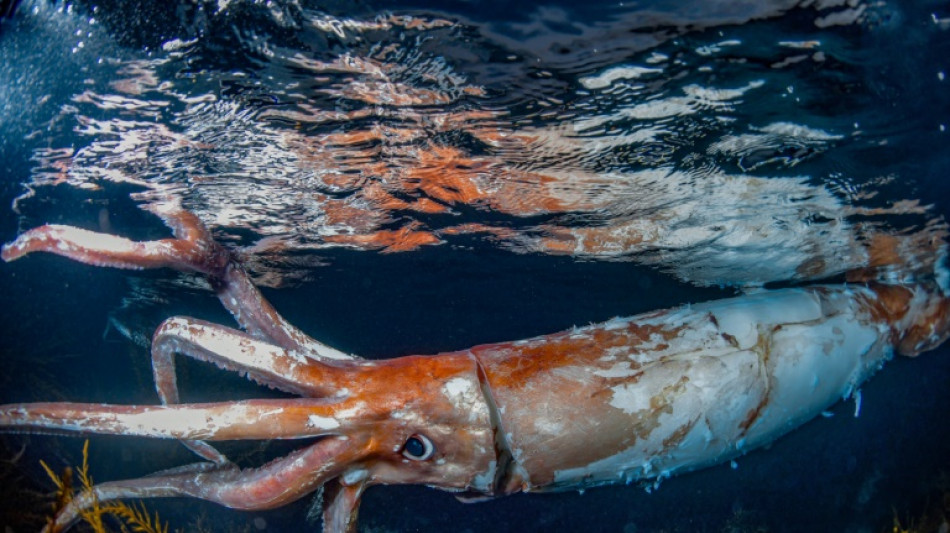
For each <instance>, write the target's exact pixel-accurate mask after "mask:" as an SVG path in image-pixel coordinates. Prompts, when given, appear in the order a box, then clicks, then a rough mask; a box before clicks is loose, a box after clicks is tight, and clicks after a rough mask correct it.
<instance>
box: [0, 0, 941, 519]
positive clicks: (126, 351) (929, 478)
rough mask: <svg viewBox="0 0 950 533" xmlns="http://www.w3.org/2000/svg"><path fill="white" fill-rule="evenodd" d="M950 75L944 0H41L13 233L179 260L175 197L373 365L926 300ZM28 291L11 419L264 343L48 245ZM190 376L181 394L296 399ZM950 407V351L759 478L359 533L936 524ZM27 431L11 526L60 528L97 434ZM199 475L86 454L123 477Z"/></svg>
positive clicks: (208, 507)
mask: <svg viewBox="0 0 950 533" xmlns="http://www.w3.org/2000/svg"><path fill="white" fill-rule="evenodd" d="M948 58H950V6H948V5H947V4H946V3H942V2H926V1H919V2H911V1H901V2H898V1H872V2H864V1H859V0H825V1H823V0H816V1H812V0H806V1H804V2H792V1H773V2H709V1H679V2H677V1H668V2H663V1H646V2H626V1H625V2H617V1H614V2H602V1H599V0H593V1H587V2H573V1H561V2H557V1H545V2H518V3H508V2H501V1H481V2H475V1H472V2H468V1H456V2H423V1H419V2H382V1H380V2H369V1H366V2H362V1H357V2H305V1H272V2H264V1H261V2H256V1H240V0H232V1H227V0H220V1H218V2H200V1H199V2H195V1H180V2H160V3H159V2H154V3H153V2H120V1H115V2H86V1H82V2H72V3H65V2H50V1H46V0H35V1H30V0H25V1H24V2H22V4H21V5H20V6H19V8H18V10H17V13H16V14H15V16H13V17H12V18H10V19H9V20H4V21H3V22H2V23H0V177H2V180H0V239H2V241H3V242H8V241H10V240H12V239H13V238H14V237H15V236H16V235H17V234H18V232H20V231H22V230H25V229H28V228H30V227H35V226H37V225H40V224H43V223H46V222H50V223H68V224H73V225H77V226H81V227H86V228H90V229H95V230H98V231H108V232H114V233H118V234H122V235H126V236H129V237H132V238H138V239H146V238H162V237H165V236H167V235H168V231H167V229H166V228H164V227H163V225H162V224H161V222H160V221H159V220H158V219H157V218H155V217H153V216H152V215H150V214H149V213H148V212H147V211H146V210H144V209H142V208H143V207H147V206H148V205H150V204H152V203H153V202H157V201H160V200H161V199H162V198H167V197H173V198H176V199H179V200H180V201H181V202H182V204H183V205H184V206H185V207H187V208H188V209H190V210H192V211H194V212H195V213H197V214H198V215H199V216H200V217H201V218H202V219H203V220H204V222H205V223H206V224H208V225H209V227H211V228H212V230H213V231H214V232H215V236H216V238H218V239H219V240H220V241H221V242H223V243H225V244H226V245H227V246H229V247H230V248H232V249H233V250H235V251H236V252H237V253H238V254H239V255H240V257H241V258H242V259H243V260H244V261H245V263H246V264H247V265H248V267H249V270H250V271H251V273H252V275H253V276H254V277H255V281H256V282H257V283H259V284H260V285H261V286H262V287H264V289H263V290H264V293H265V296H266V297H267V298H269V299H270V301H271V302H272V303H273V304H274V306H275V307H276V308H277V309H278V310H279V311H280V312H281V313H282V314H283V315H284V316H285V317H287V318H288V320H289V321H290V322H291V323H293V324H295V325H296V326H298V327H300V328H301V329H303V330H304V331H306V332H308V333H309V334H311V335H313V336H314V337H315V338H317V339H320V340H321V341H323V342H326V343H327V344H329V345H331V346H334V347H336V348H339V349H341V350H344V351H347V352H351V353H356V354H360V355H363V356H366V357H370V358H387V357H397V356H401V355H407V354H429V353H437V352H440V351H448V350H455V349H462V348H466V347H470V346H473V345H476V344H482V343H488V342H497V341H504V340H513V339H521V338H527V337H530V336H534V335H540V334H546V333H552V332H556V331H559V330H562V329H565V328H568V327H571V326H573V325H582V324H588V323H593V322H601V321H605V320H608V319H610V318H611V317H615V316H629V315H633V314H637V313H641V312H646V311H650V310H654V309H660V308H665V307H671V306H676V305H682V304H685V303H691V302H699V301H705V300H710V299H716V298H723V297H728V296H733V295H736V294H739V293H740V292H742V291H744V290H756V289H758V288H759V287H762V286H765V287H777V286H785V285H794V284H799V283H810V282H815V281H831V282H842V281H843V280H844V277H845V275H846V273H847V272H852V271H855V270H861V269H866V268H873V269H876V270H875V273H876V275H878V276H879V277H882V278H885V279H889V280H899V279H913V278H916V277H926V276H928V275H931V273H932V272H933V269H934V260H935V258H936V256H935V255H934V254H933V249H932V248H928V247H927V246H926V245H925V243H930V242H933V241H934V240H939V239H943V238H944V236H945V235H946V229H945V220H946V218H947V215H948V213H950V182H948V176H950V150H948V148H950V143H948V137H947V136H948V135H950V133H948V132H947V131H946V129H947V127H948V126H950V91H948V87H950V85H948V84H950V80H947V79H946V78H947V74H948V73H950V59H948ZM633 229H636V232H637V233H636V235H649V236H650V237H651V238H649V239H647V238H642V239H641V238H639V237H638V238H632V237H630V235H631V234H632V233H633ZM880 242H888V243H896V244H894V248H895V249H898V250H901V252H902V255H901V257H900V258H899V260H895V259H892V260H888V261H883V260H879V259H880V258H876V257H872V256H873V253H871V252H869V250H871V249H873V245H874V243H880ZM0 302H2V303H0V403H10V402H26V401H53V400H70V401H83V402H110V403H157V402H158V399H157V397H156V394H155V392H154V387H153V384H152V378H151V371H150V368H149V358H148V353H147V349H146V345H147V344H146V343H147V339H148V337H149V335H150V333H151V331H152V330H153V329H154V328H155V327H156V326H157V325H158V324H159V323H160V322H161V321H162V320H163V319H165V318H167V317H169V316H173V315H179V314H182V315H189V316H194V317H199V318H203V319H207V320H211V321H214V322H218V323H222V324H227V325H231V324H233V321H232V319H231V318H230V317H229V316H228V315H227V313H226V312H225V311H224V310H223V309H222V308H221V306H220V304H219V303H218V302H217V300H216V299H215V298H214V296H213V294H212V293H211V292H210V291H209V290H208V289H207V287H206V285H204V284H203V283H201V282H200V280H196V279H194V278H190V277H187V276H182V275H178V274H175V273H172V272H167V271H146V272H128V271H118V270H111V269H99V268H94V267H90V266H85V265H79V264H76V263H73V262H69V261H67V260H65V259H61V258H57V257H50V256H43V255H36V256H31V257H29V258H26V259H23V260H20V261H17V262H15V263H10V264H3V265H0ZM181 365H182V370H181V371H180V377H181V389H182V395H183V399H184V400H185V401H198V400H201V401H213V400H225V399H233V398H241V397H253V396H261V395H274V394H276V393H274V392H273V391H269V390H262V389H259V388H258V387H255V386H254V385H251V384H248V383H246V382H244V381H243V380H241V379H240V378H238V377H236V376H234V375H231V374H229V373H226V372H223V371H219V370H217V369H214V368H208V367H206V366H205V365H201V364H198V363H192V362H189V361H182V362H181ZM948 384H950V346H947V345H944V346H942V347H940V348H939V349H937V350H935V351H933V352H929V353H925V354H923V355H921V356H920V357H919V358H916V359H903V358H897V359H895V360H894V361H891V362H890V363H888V364H887V365H886V366H885V368H884V369H883V370H882V371H881V372H879V373H878V375H876V376H875V377H874V378H873V379H872V380H871V381H869V382H868V383H867V384H865V385H864V386H863V387H862V389H861V395H860V408H859V409H858V408H857V407H858V406H857V405H856V402H855V401H854V400H853V399H851V400H847V401H844V402H841V403H838V404H836V405H835V406H833V407H831V408H829V410H828V411H827V412H826V413H825V415H826V416H822V417H819V418H817V419H815V420H813V421H811V422H809V423H807V424H805V425H804V426H802V427H801V428H799V429H797V430H795V431H793V432H792V433H790V434H789V435H787V436H785V437H782V438H781V439H779V440H777V441H776V442H774V443H773V444H772V445H770V446H769V447H767V448H766V449H761V450H756V451H753V452H751V453H749V454H747V455H745V456H743V457H740V458H738V459H737V460H736V461H735V462H734V463H733V464H724V465H719V466H715V467H712V468H707V469H704V470H701V471H698V472H694V473H689V474H683V475H678V476H674V477H673V478H671V479H667V480H664V481H663V483H662V484H660V485H659V486H658V487H654V486H653V484H652V483H650V484H643V485H641V484H633V485H630V486H614V487H603V488H597V489H590V490H587V491H585V492H584V493H583V494H578V493H576V492H569V493H558V494H547V495H523V494H519V495H514V496H510V497H506V498H500V499H497V500H493V501H489V502H485V503H478V504H461V503H458V502H457V501H456V500H455V498H454V497H453V496H452V495H451V494H447V493H443V492H438V491H434V490H430V489H426V488H423V487H376V488H374V489H372V490H370V491H368V493H367V494H366V496H365V497H364V499H363V504H362V506H361V510H360V530H361V531H488V530H491V531H575V530H585V531H617V532H621V531H622V532H624V533H630V532H644V531H855V532H858V531H871V532H877V531H885V530H887V531H890V530H891V527H892V522H893V519H894V516H895V514H896V515H897V516H898V517H899V518H900V520H901V523H902V524H903V525H904V526H907V525H908V524H910V523H913V522H914V521H916V523H917V525H919V526H921V530H927V527H933V528H935V527H936V526H934V525H933V524H934V522H932V521H930V518H926V519H925V518H923V517H925V516H927V517H931V518H932V517H933V516H934V515H935V513H937V511H935V509H936V510H940V509H942V510H943V512H944V513H950V509H948V508H947V506H948V505H950V504H948V502H947V498H948V497H950V496H948V494H950V423H948V420H950V386H948ZM856 414H857V415H858V416H855V415H856ZM0 443H2V455H0V462H2V464H3V466H2V467H0V485H2V488H0V508H2V513H0V525H3V526H5V527H6V528H7V529H6V531H30V530H35V529H36V524H42V523H43V514H44V513H45V512H46V510H47V507H46V503H45V502H43V501H41V500H40V499H38V497H36V494H34V492H35V493H39V492H48V491H51V490H52V485H51V484H50V483H49V481H48V480H47V478H46V474H45V473H44V472H43V470H42V468H41V467H40V465H39V460H41V459H42V460H44V461H45V462H46V463H47V464H49V465H50V466H51V467H52V468H53V469H54V470H57V471H59V470H61V469H62V467H64V466H66V465H78V464H79V463H80V462H81V460H82V453H81V451H82V445H83V439H82V438H76V437H54V436H27V435H15V434H8V435H2V436H0ZM292 448H293V445H292V444H290V445H288V444H286V443H263V444H246V443H245V444H230V445H228V446H225V447H224V451H225V452H226V453H228V455H229V456H233V457H237V458H238V461H239V462H242V464H247V465H252V464H260V463H261V462H262V461H265V460H267V459H268V458H270V457H273V456H275V455H278V454H280V453H284V452H286V451H287V450H288V449H292ZM192 461H193V458H192V457H191V456H190V452H188V451H187V450H185V449H184V448H183V447H182V446H180V445H179V444H177V443H175V442H156V441H149V440H145V439H134V438H121V437H91V438H90V456H89V464H90V469H91V473H92V475H93V478H94V479H95V480H97V481H106V480H111V479H121V478H128V477H136V476H142V475H146V474H148V473H151V472H154V471H157V470H160V469H164V468H169V467H172V466H176V465H179V464H185V463H188V462H192ZM146 506H147V507H148V509H150V510H153V511H158V512H159V514H160V515H161V517H162V520H163V521H165V522H168V523H169V524H170V526H171V529H173V530H176V529H181V530H183V531H299V530H301V529H302V528H309V529H313V530H316V529H318V528H319V519H316V521H315V520H314V519H313V518H308V510H309V508H310V506H311V501H310V499H309V498H305V499H303V500H301V501H300V502H297V503H295V504H292V505H290V506H287V507H284V508H280V509H277V510H274V511H267V512H237V511H229V510H227V509H223V508H221V507H219V506H216V505H213V504H208V503H204V502H199V501H194V500H187V499H173V500H150V501H147V502H146ZM934 530H935V529H934Z"/></svg>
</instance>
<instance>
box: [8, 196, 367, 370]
mask: <svg viewBox="0 0 950 533" xmlns="http://www.w3.org/2000/svg"><path fill="white" fill-rule="evenodd" d="M153 211H154V212H156V214H158V215H159V216H161V218H162V220H164V221H165V223H166V224H167V225H168V226H169V227H170V228H172V230H173V232H174V234H175V235H176V237H177V238H175V239H162V240H157V241H144V242H136V241H131V240H129V239H126V238H123V237H117V236H114V235H109V234H104V233H98V232H94V231H89V230H84V229H80V228H76V227H72V226H61V225H46V226H41V227H39V228H35V229H32V230H29V231H27V232H25V233H23V234H22V235H20V236H19V237H18V238H17V239H16V240H15V241H13V242H12V243H9V244H6V245H4V246H3V249H2V252H0V257H2V258H3V260H4V261H8V262H9V261H13V260H16V259H19V258H20V257H23V256H24V255H27V254H29V253H32V252H48V253H52V254H56V255H61V256H64V257H68V258H70V259H73V260H75V261H79V262H82V263H86V264H90V265H95V266H109V267H115V268H125V269H145V268H166V267H167V268H172V269H175V270H179V271H182V272H196V273H200V274H204V275H206V276H208V278H209V281H210V282H211V284H212V286H213V287H214V289H215V292H216V293H217V295H218V298H219V299H220V300H221V303H222V304H224V306H225V308H227V309H228V311H230V312H231V314H232V315H233V316H234V318H235V320H237V322H238V324H240V325H241V327H242V328H244V329H245V330H247V332H248V333H250V334H251V335H253V336H255V337H257V338H259V339H262V340H265V341H269V342H273V343H275V344H277V345H279V346H281V347H283V348H286V349H288V350H293V351H296V352H299V353H300V354H302V355H304V356H307V357H310V358H312V359H315V360H318V361H319V360H354V359H357V358H356V357H354V356H352V355H348V354H345V353H343V352H341V351H339V350H336V349H334V348H331V347H329V346H326V345H325V344H323V343H321V342H318V341H317V340H315V339H313V338H311V337H310V336H308V335H307V334H305V333H304V332H302V331H300V330H299V329H297V328H295V327H294V326H293V325H291V324H290V323H289V322H287V320H286V319H285V318H284V317H282V316H281V315H280V314H279V313H277V311H276V310H275V309H274V308H273V307H272V306H271V305H270V304H269V303H268V302H267V301H266V300H265V299H264V297H263V296H262V295H261V293H260V291H259V290H258V289H257V288H256V287H255V286H254V284H253V283H251V280H250V278H249V277H248V275H247V273H246V272H245V271H244V269H243V268H242V267H241V266H240V265H238V264H237V263H235V262H233V261H231V258H230V254H229V253H228V251H227V250H226V249H225V248H224V247H222V246H221V245H219V244H217V243H216V242H214V240H213V239H212V238H211V236H210V234H209V232H208V231H207V229H206V228H205V227H204V225H203V224H202V223H201V221H200V220H199V219H198V218H197V217H196V216H195V215H193V214H191V213H189V212H187V211H184V210H182V209H180V208H165V209H161V210H153Z"/></svg>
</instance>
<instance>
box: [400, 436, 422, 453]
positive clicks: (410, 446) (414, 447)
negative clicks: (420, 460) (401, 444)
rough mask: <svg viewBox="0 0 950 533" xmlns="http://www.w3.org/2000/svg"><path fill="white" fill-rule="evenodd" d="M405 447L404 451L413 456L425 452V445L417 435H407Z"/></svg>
mask: <svg viewBox="0 0 950 533" xmlns="http://www.w3.org/2000/svg"><path fill="white" fill-rule="evenodd" d="M405 449H406V453H408V454H409V455H411V456H413V457H422V456H423V455H425V453H426V445H425V444H424V443H423V442H422V440H421V439H420V438H419V437H409V440H407V441H406V446H405Z"/></svg>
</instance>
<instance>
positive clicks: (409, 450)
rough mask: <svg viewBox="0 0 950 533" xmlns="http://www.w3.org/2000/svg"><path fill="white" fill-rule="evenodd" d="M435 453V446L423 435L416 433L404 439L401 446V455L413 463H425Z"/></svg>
mask: <svg viewBox="0 0 950 533" xmlns="http://www.w3.org/2000/svg"><path fill="white" fill-rule="evenodd" d="M433 453H435V446H433V445H432V441H431V440H429V439H428V437H426V436H425V435H420V434H418V433H416V434H414V435H413V436H411V437H409V438H408V439H406V443H405V444H403V446H402V454H403V455H404V456H406V457H408V458H409V459H412V460H413V461H425V460H426V459H428V458H430V457H432V454H433Z"/></svg>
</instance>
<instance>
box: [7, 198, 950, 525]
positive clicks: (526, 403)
mask: <svg viewBox="0 0 950 533" xmlns="http://www.w3.org/2000/svg"><path fill="white" fill-rule="evenodd" d="M153 209H154V210H155V211H156V213H157V214H159V215H160V216H162V217H163V218H164V220H165V221H166V223H168V225H169V226H170V227H171V228H172V229H173V231H174V233H175V236H176V238H175V239H166V240H161V241H150V242H132V241H129V240H126V239H123V238H120V237H114V236H110V235H105V234H100V233H94V232H90V231H86V230H81V229H77V228H73V227H69V226H44V227H41V228H37V229H34V230H31V231H28V232H26V233H24V234H23V235H21V236H20V237H19V238H18V239H17V240H16V241H14V242H13V243H10V244H8V245H6V246H4V248H3V259H4V260H6V261H11V260H14V259H17V258H19V257H21V256H23V255H25V254H28V253H31V252H34V251H45V252H51V253H55V254H58V255H63V256H66V257H69V258H72V259H75V260H78V261H81V262H85V263H89V264H94V265H101V266H114V267H120V268H154V267H171V268H175V269H178V270H184V271H191V272H198V273H202V274H204V275H206V276H208V277H209V278H210V280H211V281H212V286H213V287H214V288H215V290H216V291H217V293H218V296H219V298H220V300H221V301H222V303H223V304H224V305H225V307H227V308H228V310H229V311H231V313H232V314H233V315H234V317H235V319H236V320H237V322H238V323H239V324H240V326H241V327H242V328H243V329H244V330H245V331H244V332H242V331H238V330H234V329H230V328H227V327H223V326H219V325H215V324H211V323H207V322H203V321H200V320H195V319H190V318H184V317H177V318H171V319H169V320H167V321H165V322H164V323H163V324H162V325H161V326H160V327H159V328H158V330H157V331H156V332H155V335H154V337H153V342H152V358H153V368H154V372H155V379H156V386H157V389H158V393H159V396H160V398H161V400H162V403H163V404H164V405H160V406H159V405H148V406H118V405H94V404H76V403H36V404H19V405H5V406H0V427H3V428H6V429H14V430H16V429H20V430H38V431H43V430H67V431H76V432H93V433H106V434H120V435H138V436H149V437H162V438H175V439H181V440H182V441H183V442H184V443H185V444H186V445H187V446H188V447H189V448H191V449H192V450H194V451H195V452H196V453H197V454H199V455H200V456H202V457H203V458H204V459H206V461H205V462H201V463H195V464H192V465H188V466H184V467H181V468H177V469H173V470H169V471H165V472H161V473H158V474H156V475H153V476H149V477H145V478H140V479H132V480H125V481H112V482H106V483H102V484H101V485H98V486H97V487H95V489H94V494H91V493H85V494H81V495H79V496H77V498H76V499H74V500H73V501H72V502H71V503H70V504H69V505H68V506H67V508H66V509H65V510H64V511H63V512H62V513H61V514H60V515H59V516H58V517H57V519H56V522H55V524H54V526H53V527H52V529H58V528H61V527H66V526H68V525H69V524H70V523H72V522H73V521H74V520H75V519H76V518H77V514H78V512H79V510H80V509H82V508H83V507H86V506H90V505H92V504H93V503H94V502H95V501H96V500H98V501H100V502H102V501H106V500H112V499H118V498H131V497H164V496H193V497H196V498H202V499H205V500H210V501H214V502H217V503H220V504H223V505H226V506H229V507H234V508H239V509H266V508H273V507H276V506H280V505H282V504H285V503H288V502H290V501H293V500H295V499H298V498H300V497H302V496H304V495H306V494H308V493H310V492H312V491H314V490H317V489H318V488H320V487H324V489H325V496H326V497H325V499H324V509H323V512H324V531H328V532H341V531H351V530H354V529H355V525H356V515H357V511H358V506H359V501H360V496H361V494H362V492H363V491H364V490H365V489H366V488H367V487H369V486H371V485H378V484H400V483H414V484H425V485H429V486H432V487H436V488H441V489H444V490H449V491H454V492H459V493H460V495H459V496H460V498H478V497H488V496H497V495H504V494H510V493H513V492H518V491H545V490H549V491H550V490H566V489H578V488H584V487H588V486H594V485H603V484H610V483H622V482H629V481H631V480H636V479H651V478H658V477H665V476H668V475H670V474H673V473H677V472H682V471H686V470H691V469H695V468H699V467H702V466H706V465H710V464H715V463H718V462H721V461H724V460H728V459H729V458H731V457H735V456H736V455H739V454H741V453H743V452H745V451H746V450H748V449H751V448H754V447H756V446H761V445H763V444H765V443H768V442H770V441H772V440H773V439H775V438H777V437H779V436H780V435H782V434H784V433H787V432H788V431H790V430H791V429H793V428H795V427H796V426H798V425H800V424H801V423H803V422H805V421H806V420H808V419H810V418H812V417H814V416H816V415H817V414H818V413H819V412H821V411H822V410H823V409H825V408H827V407H828V406H829V405H831V404H832V403H834V402H836V401H838V400H839V399H841V398H842V397H847V396H848V395H849V394H851V393H852V392H853V391H854V390H856V387H858V386H859V385H860V384H861V383H862V382H863V381H864V380H865V379H867V378H868V377H869V376H870V375H871V374H872V373H873V372H874V371H875V370H877V369H878V368H879V367H880V366H881V364H882V363H883V362H884V361H885V360H886V359H887V358H889V357H890V356H891V354H892V353H893V352H894V351H896V352H898V353H901V354H904V355H910V356H913V355H917V354H918V353H920V352H922V351H924V350H928V349H932V348H934V347H936V346H937V345H939V344H940V343H941V342H943V341H944V340H945V339H946V338H947V336H948V334H950V299H948V298H947V297H946V291H947V275H946V272H945V271H944V270H942V269H940V270H939V271H938V272H936V276H935V279H930V280H924V281H920V282H916V283H910V284H906V285H885V284H879V283H869V284H867V285H852V286H843V285H820V286H814V287H808V288H796V289H784V290H775V291H763V292H760V293H757V294H754V295H750V296H743V297H738V298H733V299H728V300H721V301H715V302H709V303H704V304H699V305H693V306H687V307H681V308H676V309H671V310H666V311H657V312H653V313H647V314H644V315H640V316H636V317H632V318H624V319H614V320H611V321H609V322H606V323H603V324H596V325H592V326H588V327H584V328H576V329H573V330H570V331H565V332H562V333H556V334H552V335H547V336H543V337H537V338H533V339H527V340H521V341H515V342H509V343H500V344H491V345H482V346H476V347H473V348H470V349H467V350H461V351H457V352H451V353H444V354H439V355H435V356H430V357H419V356H410V357H401V358H396V359H391V360H376V361H371V360H363V359H360V358H358V357H355V356H350V355H347V354H344V353H341V352H339V351H337V350H334V349H332V348H330V347H327V346H325V345H323V344H322V343H319V342H317V341H316V340H313V339H311V338H310V337H308V336H306V335H305V334H304V333H302V332H300V331H299V330H297V329H296V328H294V327H293V326H291V325H290V324H289V323H287V322H286V321H285V320H284V319H283V318H282V317H280V316H279V315H278V314H277V312H276V311H275V310H274V309H273V308H272V307H271V306H270V305H269V304H268V303H267V302H266V301H264V300H263V298H262V297H261V294H260V293H259V292H258V291H257V289H256V288H255V287H254V286H253V285H252V284H251V283H250V281H249V279H248V277H247V275H246V274H245V272H244V270H243V268H242V267H241V266H240V265H239V264H237V263H236V262H235V261H233V260H232V259H231V257H230V255H229V253H228V252H227V251H226V250H225V249H224V248H223V247H221V246H219V245H218V244H216V243H214V242H213V241H212V240H211V238H210V235H209V233H208V232H207V230H206V229H205V228H204V227H203V226H202V225H201V223H200V222H199V221H198V219H197V218H196V217H194V216H193V215H191V214H190V213H187V212H183V211H180V210H179V209H177V208H175V207H167V206H165V207H162V206H153ZM176 353H180V354H184V355H187V356H190V357H193V358H196V359H199V360H203V361H208V362H212V363H215V364H217V365H218V366H220V367H222V368H224V369H226V370H232V371H239V372H242V373H246V374H247V376H248V377H250V378H251V379H253V380H255V381H257V382H259V383H262V384H266V385H270V386H273V387H276V388H279V389H281V390H284V391H287V392H291V393H294V394H297V395H299V396H300V398H293V399H276V400H243V401H235V402H220V403H203V404H178V389H177V384H176V377H175V367H174V362H173V357H174V354H176ZM305 437H319V440H317V441H316V442H315V443H312V444H307V445H303V446H302V447H301V448H300V449H299V450H297V451H295V452H293V453H291V454H289V455H287V456H286V457H283V458H279V459H276V460H274V461H272V462H270V463H267V464H266V465H263V466H261V467H260V468H256V469H243V470H242V469H240V468H239V467H237V466H236V465H234V464H233V463H231V462H230V461H229V460H228V459H227V458H226V457H224V456H223V455H222V454H221V453H220V452H218V451H217V450H216V449H215V448H213V447H212V446H211V445H210V444H208V442H207V441H217V440H231V439H298V438H305Z"/></svg>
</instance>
